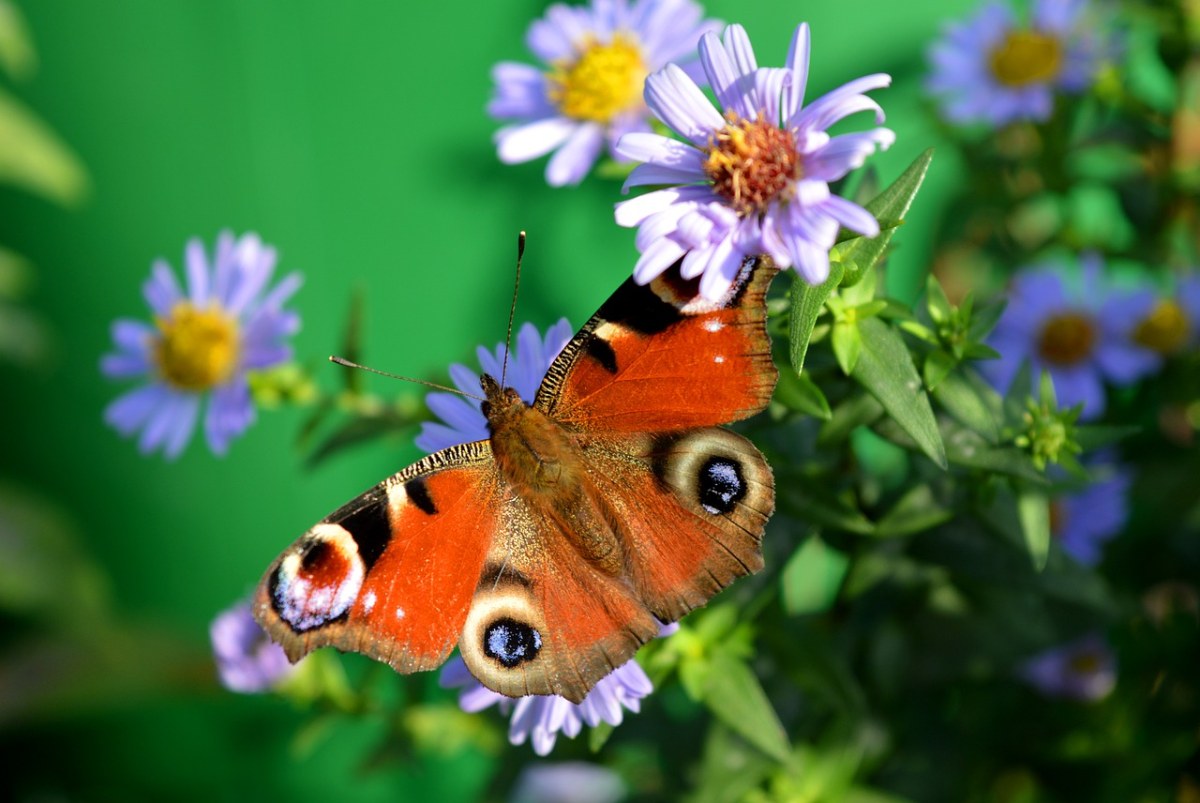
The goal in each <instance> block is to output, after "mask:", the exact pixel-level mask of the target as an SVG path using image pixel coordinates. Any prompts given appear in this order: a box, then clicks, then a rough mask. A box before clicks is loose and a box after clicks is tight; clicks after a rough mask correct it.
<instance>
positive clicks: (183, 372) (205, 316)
mask: <svg viewBox="0 0 1200 803" xmlns="http://www.w3.org/2000/svg"><path fill="white" fill-rule="evenodd" d="M158 329H159V331H160V332H161V333H162V336H161V337H160V338H159V340H158V342H157V343H155V344H154V361H155V363H156V364H157V365H158V371H159V374H161V375H162V378H163V379H165V380H166V381H167V383H168V384H170V385H173V386H175V387H176V388H179V389H180V390H192V391H198V390H207V389H209V388H211V387H213V386H214V385H219V384H221V383H222V382H224V381H225V380H227V379H228V378H229V376H230V374H232V373H233V369H234V367H235V366H236V365H237V351H238V327H237V321H235V320H234V319H233V318H231V317H229V316H228V315H227V314H225V312H224V310H222V309H220V308H219V307H216V306H211V307H208V308H207V309H198V308H197V307H195V306H194V305H193V304H192V303H191V302H190V301H180V302H179V303H178V304H176V305H175V306H174V308H172V310H171V314H170V315H168V316H167V317H166V318H160V319H159V320H158Z"/></svg>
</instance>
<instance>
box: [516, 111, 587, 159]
mask: <svg viewBox="0 0 1200 803" xmlns="http://www.w3.org/2000/svg"><path fill="white" fill-rule="evenodd" d="M578 125H579V124H578V123H577V122H575V121H574V120H568V119H567V118H565V117H552V118H550V119H547V120H535V121H534V122H532V123H526V124H524V125H514V126H508V127H506V128H502V129H500V130H499V131H497V132H496V135H495V140H496V155H497V156H498V157H499V159H500V161H501V162H504V163H505V164H518V163H520V162H528V161H530V160H531V159H537V158H538V157H539V156H545V155H546V154H547V153H549V152H550V151H552V150H554V149H555V148H557V147H558V146H560V145H562V144H563V143H564V142H566V141H567V139H568V138H569V137H570V136H571V134H572V133H574V131H575V129H576V128H577V127H578Z"/></svg>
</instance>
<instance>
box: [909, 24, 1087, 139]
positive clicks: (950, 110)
mask: <svg viewBox="0 0 1200 803" xmlns="http://www.w3.org/2000/svg"><path fill="white" fill-rule="evenodd" d="M1086 8H1087V3H1086V2H1085V0H1034V3H1033V9H1032V12H1031V18H1030V21H1029V23H1028V24H1023V23H1022V22H1019V21H1018V20H1017V19H1016V17H1015V15H1014V13H1013V11H1012V9H1010V8H1009V7H1008V6H1007V5H1005V4H1004V3H999V2H989V3H987V4H986V5H984V6H983V8H981V9H980V10H979V13H977V14H976V15H975V16H974V17H972V18H971V19H969V20H966V21H964V22H957V23H952V24H950V25H948V26H947V27H946V29H945V34H944V36H943V37H942V39H940V40H939V41H938V42H936V43H935V44H934V45H933V46H932V47H931V48H930V50H929V61H930V63H931V65H932V67H933V72H932V74H931V75H930V77H929V80H928V82H927V84H926V88H927V89H928V91H929V92H930V93H931V94H932V95H934V96H935V97H936V98H938V99H939V100H940V101H941V105H942V114H943V115H944V116H945V118H946V119H947V120H949V121H950V122H953V123H960V124H962V123H974V122H984V123H988V124H990V125H992V126H995V127H999V126H1002V125H1005V124H1007V123H1011V122H1014V121H1018V120H1032V121H1036V122H1041V121H1044V120H1046V119H1047V118H1048V117H1049V116H1050V113H1051V112H1052V111H1053V109H1054V95H1055V92H1056V91H1058V90H1062V91H1064V92H1071V93H1078V92H1082V91H1083V90H1085V89H1087V88H1088V87H1089V86H1090V85H1091V83H1092V81H1093V80H1094V79H1095V76H1096V72H1097V70H1098V68H1099V64H1100V62H1101V60H1102V58H1104V56H1105V55H1106V54H1105V50H1106V46H1105V44H1104V42H1103V40H1102V38H1101V36H1100V34H1099V32H1098V31H1097V30H1096V29H1095V28H1093V27H1089V25H1088V21H1087V20H1086V19H1085V14H1084V12H1085V10H1086Z"/></svg>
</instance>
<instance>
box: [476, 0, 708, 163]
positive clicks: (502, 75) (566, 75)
mask: <svg viewBox="0 0 1200 803" xmlns="http://www.w3.org/2000/svg"><path fill="white" fill-rule="evenodd" d="M702 15H703V10H702V9H701V7H700V6H699V5H697V4H696V3H693V2H691V0H634V1H633V2H632V3H630V2H629V0H593V2H592V4H591V5H590V6H588V7H573V6H567V5H563V4H561V3H555V4H554V5H552V6H550V7H549V8H548V9H547V10H546V15H545V16H544V17H543V18H542V19H540V20H537V21H535V22H534V23H533V24H532V25H531V26H530V27H529V32H528V33H527V34H526V37H525V42H526V44H527V45H528V47H529V49H530V50H531V51H533V53H534V55H536V56H537V57H538V58H539V59H541V60H542V61H543V62H545V63H546V64H548V65H550V68H549V70H547V71H545V72H543V71H542V70H540V69H538V68H537V67H532V66H530V65H528V64H517V63H514V62H501V63H500V64H497V65H496V67H495V68H494V69H493V70H492V78H493V80H494V81H495V82H496V92H495V94H494V95H493V97H492V100H491V102H490V103H489V104H488V113H489V114H490V115H492V117H494V118H496V119H498V120H513V121H514V123H513V124H512V125H509V126H506V127H505V128H502V129H500V130H499V131H498V132H496V148H497V153H498V154H499V156H500V161H502V162H505V163H506V164H515V163H518V162H527V161H529V160H531V159H536V158H538V157H539V156H543V155H545V154H547V153H549V152H550V151H557V152H556V153H555V154H554V156H553V157H551V159H550V163H549V164H548V165H547V166H546V181H547V182H548V183H549V184H550V185H551V186H554V187H561V186H564V185H567V184H578V183H579V182H580V181H582V180H583V177H584V176H585V175H587V172H588V171H589V170H591V169H592V165H593V164H595V162H596V159H597V158H598V157H599V155H600V151H601V149H602V148H604V147H605V146H606V145H607V147H608V150H609V153H610V154H611V155H612V156H613V157H614V158H616V157H617V154H616V153H615V152H613V145H614V143H615V142H616V141H617V140H618V139H619V138H620V137H621V135H623V134H626V133H628V132H630V131H649V130H650V126H649V123H648V122H647V118H646V105H645V103H644V102H643V101H642V84H643V82H644V81H645V79H646V76H647V75H648V74H649V73H650V72H651V71H653V70H657V69H659V68H660V67H662V66H663V65H665V64H667V63H668V62H672V61H678V60H681V59H684V58H689V57H692V56H693V54H694V53H695V50H696V41H697V40H698V39H699V38H700V35H701V34H703V33H704V32H705V31H709V30H714V29H715V28H716V27H717V26H718V25H720V23H719V22H717V21H716V20H703V19H701V17H702Z"/></svg>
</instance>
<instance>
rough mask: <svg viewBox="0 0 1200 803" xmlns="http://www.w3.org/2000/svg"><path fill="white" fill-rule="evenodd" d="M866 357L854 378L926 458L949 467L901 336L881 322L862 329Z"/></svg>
mask: <svg viewBox="0 0 1200 803" xmlns="http://www.w3.org/2000/svg"><path fill="white" fill-rule="evenodd" d="M858 328H859V331H860V332H861V334H862V353H861V354H860V355H859V358H858V364H857V365H856V366H855V369H854V373H853V374H852V376H853V377H854V379H855V380H857V381H858V383H859V384H861V385H862V386H863V387H864V388H866V389H867V390H868V391H869V392H870V393H871V395H872V396H874V397H875V398H876V399H878V400H879V403H880V404H882V405H883V408H884V409H885V410H886V411H887V413H888V415H889V416H891V417H892V419H893V420H895V422H896V423H897V424H899V425H900V426H901V427H902V428H903V429H904V431H905V432H907V433H908V434H909V435H910V436H912V439H913V441H915V442H916V444H917V446H918V447H919V448H920V450H921V451H922V452H924V453H925V455H926V456H928V457H929V459H930V460H932V461H933V462H934V463H936V464H937V465H938V466H940V467H942V468H945V467H946V447H945V446H944V445H943V444H942V436H941V433H940V432H938V426H937V419H935V418H934V417H933V408H932V407H930V406H929V396H928V395H927V394H926V393H925V388H924V387H922V385H921V377H920V376H919V375H918V374H917V368H916V366H915V365H913V361H912V355H911V354H909V351H908V346H906V345H905V344H904V340H903V339H902V338H901V337H900V333H899V332H897V331H896V330H895V329H893V328H892V327H890V326H888V325H887V324H886V323H884V322H883V321H881V320H879V319H877V318H868V319H867V320H865V321H862V322H860V323H859V325H858Z"/></svg>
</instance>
